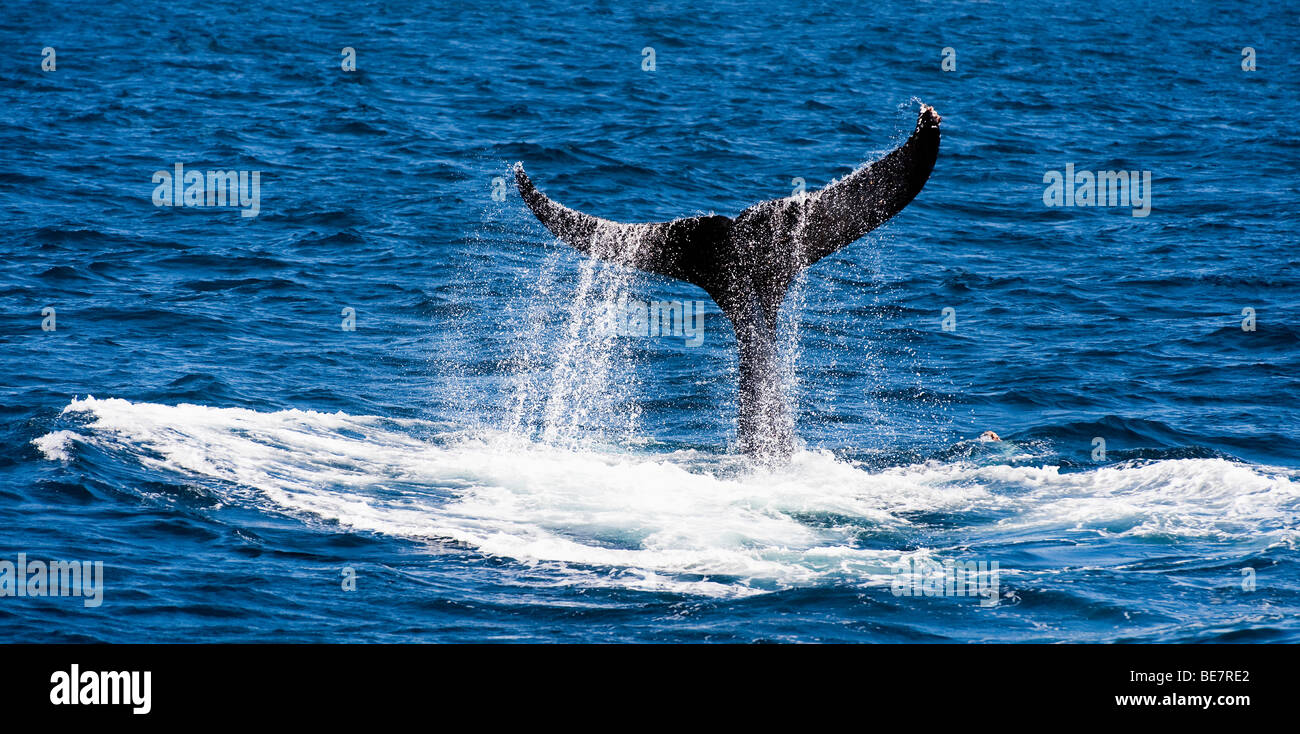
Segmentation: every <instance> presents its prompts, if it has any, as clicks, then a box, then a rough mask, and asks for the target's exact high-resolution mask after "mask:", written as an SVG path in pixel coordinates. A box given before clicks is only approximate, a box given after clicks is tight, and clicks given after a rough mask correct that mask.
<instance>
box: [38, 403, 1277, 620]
mask: <svg viewBox="0 0 1300 734" xmlns="http://www.w3.org/2000/svg"><path fill="white" fill-rule="evenodd" d="M64 413H65V414H66V415H68V416H69V417H70V418H72V419H75V420H77V421H82V422H83V423H82V425H81V426H80V427H79V428H78V429H77V430H76V431H66V430H65V431H57V432H55V433H51V434H48V435H46V436H42V437H40V438H38V439H36V440H35V442H34V443H36V445H37V446H39V447H40V448H41V450H42V451H44V452H45V454H46V456H48V457H50V458H51V459H59V460H64V461H66V460H69V452H72V453H74V454H75V450H76V449H75V446H73V445H72V443H73V441H74V440H75V442H80V443H84V444H87V445H92V446H95V447H97V448H98V449H101V450H104V451H107V452H111V453H113V454H115V455H120V456H122V457H123V459H124V460H129V461H134V462H138V463H139V464H141V465H144V466H145V467H147V468H149V469H151V470H154V471H158V472H162V473H171V474H176V475H179V476H181V477H183V478H185V480H186V481H196V482H200V483H203V484H205V485H206V486H207V487H209V488H210V489H211V490H212V491H215V492H218V493H224V494H225V497H223V499H224V500H225V501H228V502H244V503H250V504H253V505H256V506H259V507H262V508H264V509H267V510H272V511H277V512H284V513H288V514H291V515H294V516H297V517H301V518H303V519H304V520H305V521H307V522H315V521H317V520H323V521H326V522H330V523H338V524H339V525H341V526H343V527H346V528H351V529H353V530H355V531H359V532H376V533H384V534H389V535H394V536H400V537H405V538H411V539H415V540H418V541H439V542H445V541H453V542H455V543H458V544H461V545H462V546H464V547H467V548H470V549H472V550H474V551H477V552H479V553H483V554H488V555H492V556H498V557H503V558H509V559H513V560H515V561H517V562H519V563H521V564H527V565H538V564H540V565H542V566H545V567H547V568H555V569H557V570H559V571H560V576H561V577H568V578H572V579H573V581H574V582H575V583H598V584H609V585H616V586H620V587H631V588H645V589H671V590H676V591H679V592H683V593H694V594H705V595H735V594H749V593H758V592H761V591H763V590H768V589H777V588H790V587H797V586H805V585H816V584H824V583H851V584H862V585H868V584H887V583H889V581H890V575H889V571H890V568H891V566H892V565H893V564H894V563H896V562H897V561H898V560H900V559H901V558H903V557H905V556H911V557H925V556H929V555H931V554H933V553H943V552H946V551H951V550H953V549H954V548H956V549H960V550H964V551H965V552H966V555H971V554H975V553H979V552H980V551H979V550H978V548H977V547H976V546H979V545H980V544H982V543H988V544H993V543H1000V542H1012V541H1015V540H1016V539H1018V538H1021V537H1047V536H1051V537H1057V538H1059V537H1062V536H1071V537H1092V538H1104V537H1106V536H1112V535H1132V536H1164V537H1172V538H1181V539H1204V540H1211V541H1214V540H1235V541H1238V542H1252V543H1259V544H1260V547H1263V546H1264V545H1269V544H1278V543H1283V544H1292V545H1293V544H1294V542H1295V538H1296V528H1297V520H1298V519H1300V483H1298V482H1297V479H1300V477H1297V473H1296V472H1294V471H1291V470H1284V469H1270V468H1267V467H1259V466H1251V465H1246V464H1240V463H1234V462H1230V461H1225V460H1220V459H1182V460H1165V461H1154V462H1149V463H1145V464H1126V465H1109V466H1104V467H1101V468H1098V469H1094V470H1090V471H1082V472H1067V473H1062V472H1061V471H1059V469H1058V468H1057V467H1053V466H1016V465H1007V464H990V465H979V464H978V463H973V462H954V463H941V462H929V463H925V464H918V465H912V466H903V467H895V468H891V469H888V470H884V471H874V472H873V471H867V470H865V469H864V468H862V467H861V466H859V465H856V464H853V463H850V462H846V461H843V460H840V459H837V458H836V457H834V456H832V455H831V454H829V453H825V452H802V453H800V454H798V455H797V456H796V457H795V459H794V461H793V463H792V464H791V465H790V466H789V467H788V468H787V469H785V470H782V471H779V472H775V473H773V472H751V471H747V470H745V469H743V468H741V467H742V466H743V464H742V463H741V462H738V461H736V460H735V458H734V457H717V456H708V455H702V454H698V453H694V452H678V453H674V454H636V453H626V452H623V451H620V450H617V449H597V448H587V449H582V450H577V449H573V448H557V447H554V446H551V445H547V444H540V443H534V442H530V441H526V440H523V439H520V438H519V437H517V436H513V435H510V434H504V433H493V432H477V433H463V434H454V435H453V434H449V433H447V432H446V431H445V430H441V429H440V428H439V427H437V426H434V425H433V424H425V423H423V422H420V421H394V420H390V419H384V418H377V417H369V416H350V415H346V414H343V413H332V414H327V413H315V412H310V411H300V410H289V411H278V412H257V411H252V410H244V409H235V408H213V407H206V406H200V405H188V404H182V405H176V406H168V405H157V404H150V403H131V402H128V401H125V400H120V399H110V400H96V399H94V398H86V399H83V400H75V401H73V402H72V403H71V404H70V405H68V407H67V408H66V409H65V410H64ZM426 435H434V436H436V438H433V439H428V438H421V437H420V436H426ZM934 515H940V516H945V517H949V518H952V517H961V518H965V519H964V520H963V521H962V523H961V527H960V529H959V532H953V531H944V530H943V529H942V528H936V527H935V526H933V525H930V526H926V527H924V528H922V527H921V526H920V525H919V523H922V522H925V518H926V517H930V516H934ZM945 532H951V534H950V535H945ZM922 538H923V539H924V540H925V542H924V543H917V542H916V541H917V540H918V539H922ZM918 545H920V546H921V547H920V549H919V550H918V549H916V548H917V547H918ZM903 548H911V549H912V550H906V551H905V550H900V549H903ZM1003 567H1004V573H1007V572H1011V573H1014V571H1011V570H1010V569H1008V568H1007V564H1005V563H1004V564H1003Z"/></svg>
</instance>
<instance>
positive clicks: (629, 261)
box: [514, 105, 940, 461]
mask: <svg viewBox="0 0 1300 734" xmlns="http://www.w3.org/2000/svg"><path fill="white" fill-rule="evenodd" d="M939 119H940V118H939V115H938V114H937V113H936V112H935V111H934V108H933V107H930V106H928V105H922V106H921V112H920V115H919V116H918V117H917V122H916V129H915V130H914V131H913V132H912V135H911V137H909V138H908V139H907V141H906V142H905V143H903V144H902V145H901V146H899V147H897V148H895V149H894V150H892V151H890V152H889V153H888V154H887V155H885V157H883V158H881V159H880V160H878V161H875V162H874V163H871V164H870V165H866V166H862V167H860V168H858V169H857V170H856V171H854V172H853V173H850V174H849V175H847V176H845V177H844V178H841V179H839V180H837V181H833V182H831V184H830V185H828V186H827V187H826V188H824V189H821V190H820V191H815V192H812V193H806V194H802V195H796V196H787V197H785V198H783V199H773V200H771V201H764V202H762V203H759V204H755V205H753V206H751V207H749V208H748V209H745V210H744V211H742V212H741V213H740V214H738V215H737V216H736V217H735V218H731V217H724V216H719V215H716V214H711V215H707V216H701V217H689V218H686V219H675V220H673V221H671V222H656V223H637V224H627V223H622V222H613V221H610V220H608V219H601V218H599V217H593V216H591V215H590V214H584V213H582V212H579V211H576V210H574V209H570V208H568V207H566V206H564V205H562V204H559V203H557V202H555V201H552V200H551V199H550V198H548V197H547V196H546V195H545V194H543V193H542V192H541V191H539V190H538V189H537V187H536V186H534V185H533V182H532V180H531V179H529V178H528V174H526V173H524V167H523V164H522V163H516V164H515V168H514V173H515V185H516V186H518V187H519V193H520V194H521V195H522V196H523V199H524V202H525V203H526V204H528V208H529V209H531V210H532V211H533V214H535V215H536V216H537V218H538V219H539V220H541V222H542V224H544V225H545V226H546V228H547V229H549V230H550V231H551V233H552V234H554V235H555V236H556V237H558V238H560V239H561V240H563V241H565V242H567V243H568V244H569V245H571V246H572V247H573V248H574V249H576V250H578V251H579V252H581V253H583V254H586V255H593V256H595V257H599V258H601V259H603V260H607V261H609V262H612V263H617V264H619V265H624V266H627V267H632V268H637V269H640V270H645V271H648V272H651V273H657V274H659V275H665V276H668V277H670V278H676V279H678V280H684V281H686V282H688V283H693V284H695V285H697V286H699V287H700V288H703V289H704V291H705V292H706V293H708V294H709V296H710V297H711V298H712V299H713V300H714V302H716V303H717V304H718V307H719V308H721V309H722V312H723V313H724V314H726V315H727V318H728V319H730V320H731V325H732V327H733V328H734V329H735V333H736V345H737V348H738V350H739V353H740V384H739V393H740V394H739V415H738V418H737V424H736V434H737V442H738V444H739V448H740V449H741V450H742V451H743V452H745V453H747V454H751V455H757V456H759V457H760V458H762V459H764V460H769V461H770V460H779V459H782V458H784V457H787V456H789V454H790V452H791V450H792V448H793V444H794V425H793V421H792V420H791V418H790V416H789V411H788V410H787V407H786V404H785V395H784V393H783V391H782V386H781V375H780V369H779V365H778V363H777V356H778V355H777V344H776V331H777V313H778V311H779V310H780V308H781V302H782V301H783V300H784V299H785V295H786V291H787V290H788V289H789V287H790V285H791V283H793V282H794V280H795V278H796V277H797V276H798V275H799V272H800V271H801V270H803V269H804V268H807V267H809V266H810V265H812V264H813V263H815V262H817V261H818V260H820V259H822V258H824V257H826V256H827V255H830V254H832V253H834V252H836V251H838V250H839V249H841V248H842V247H844V246H846V245H848V244H850V243H852V242H854V241H855V240H857V239H859V238H861V237H862V236H863V235H865V234H866V233H868V232H870V231H871V230H873V229H875V228H876V227H878V226H880V225H881V224H883V223H884V222H885V221H887V220H888V219H889V218H890V217H892V216H894V215H895V214H897V213H898V212H899V211H901V210H902V209H903V207H905V206H907V204H908V202H910V201H911V200H912V199H913V198H915V197H916V195H917V194H919V193H920V192H921V188H922V187H923V186H925V182H926V179H928V178H929V177H930V171H931V169H933V168H934V161H935V158H936V156H937V155H938V153H939Z"/></svg>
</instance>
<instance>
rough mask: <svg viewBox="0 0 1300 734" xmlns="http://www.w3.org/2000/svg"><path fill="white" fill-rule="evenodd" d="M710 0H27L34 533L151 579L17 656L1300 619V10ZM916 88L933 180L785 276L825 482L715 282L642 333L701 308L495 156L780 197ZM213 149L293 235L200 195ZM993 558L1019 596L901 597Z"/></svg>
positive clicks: (1258, 624) (18, 473)
mask: <svg viewBox="0 0 1300 734" xmlns="http://www.w3.org/2000/svg"><path fill="white" fill-rule="evenodd" d="M694 5H696V4H694V3H682V2H648V3H629V4H620V3H605V2H596V3H589V4H581V5H577V6H575V5H571V4H563V5H561V4H557V5H548V4H542V3H524V2H515V1H513V0H503V1H502V2H495V3H473V4H461V3H435V4H420V3H412V2H402V1H397V2H384V3H364V2H346V3H345V2H338V1H337V0H325V1H323V2H316V3H308V4H301V5H299V6H296V7H293V8H291V9H284V8H281V9H276V8H271V7H253V6H249V5H243V4H223V5H212V6H202V5H198V6H195V5H190V6H185V5H175V4H172V5H153V4H148V3H124V2H104V3H95V4H60V3H44V2H35V3H26V4H19V5H17V6H13V5H9V6H6V8H5V9H4V10H3V11H0V40H2V41H3V44H2V45H3V47H4V48H5V49H6V54H5V59H4V60H3V61H0V99H2V100H3V105H0V123H2V124H0V142H2V144H0V202H3V209H4V217H5V226H4V228H3V232H0V253H3V261H2V262H0V415H2V416H3V420H2V422H0V430H3V443H4V445H5V446H6V447H7V449H6V450H5V451H4V452H0V560H9V561H16V559H17V557H18V555H19V554H20V553H21V554H25V555H26V557H28V558H31V559H66V560H87V561H102V562H103V564H104V589H103V603H102V605H100V606H97V607H86V606H85V605H84V604H83V603H82V600H80V599H75V598H33V597H0V639H3V640H5V641H47V640H58V641H112V642H126V641H184V642H191V641H201V642H228V641H304V642H306V641H313V642H378V641H385V642H387V641H664V642H679V641H687V642H691V641H720V642H731V641H801V642H814V641H830V642H842V641H849V642H860V641H880V642H908V641H921V642H929V641H1036V642H1043V641H1085V642H1106V641H1157V642H1173V641H1234V642H1240V641H1290V642H1296V641H1300V623H1298V622H1297V614H1298V613H1300V555H1298V553H1297V547H1296V546H1297V538H1298V537H1300V534H1298V532H1297V530H1298V521H1300V442H1298V440H1297V438H1298V434H1300V419H1297V416H1296V407H1297V404H1298V401H1297V398H1300V382H1298V379H1297V378H1298V375H1300V320H1298V318H1300V262H1298V260H1300V259H1298V258H1297V254H1296V253H1297V249H1296V245H1297V240H1298V234H1300V226H1298V225H1297V224H1296V222H1295V218H1294V216H1293V215H1294V214H1295V212H1296V207H1295V203H1294V202H1295V200H1296V197H1297V195H1298V194H1300V183H1298V179H1297V176H1296V170H1297V165H1298V164H1300V147H1298V144H1297V142H1296V139H1295V136H1294V134H1293V133H1292V132H1291V125H1290V120H1289V117H1290V115H1291V114H1293V113H1294V110H1295V108H1296V106H1297V105H1296V103H1297V101H1298V100H1300V84H1298V80H1300V77H1297V76H1296V75H1295V73H1294V71H1293V70H1292V68H1293V66H1294V59H1295V58H1296V57H1297V44H1296V41H1295V39H1296V37H1297V34H1296V30H1297V27H1296V14H1295V12H1294V7H1293V6H1291V5H1290V4H1288V3H1233V4H1227V3H1205V4H1194V5H1192V6H1190V7H1187V6H1180V5H1175V4H1169V3H1142V2H1138V3H1134V2H1115V1H1114V0H1104V1H1102V2H1093V3H1066V4H1062V3H1053V4H1040V5H1037V6H1035V7H1028V6H1025V5H1023V4H1018V3H1000V2H994V3H979V4H966V3H911V2H908V3H883V4H874V3H873V4H869V5H864V6H861V7H853V4H848V3H823V2H809V3H786V2H757V3H754V2H749V3H739V2H722V3H712V4H710V7H709V8H708V9H702V8H697V7H694ZM46 47H49V48H51V49H53V53H54V56H53V59H52V60H53V61H54V68H53V70H51V71H43V70H42V61H43V58H44V53H43V49H45V48H46ZM1246 47H1250V48H1252V49H1254V59H1255V62H1256V64H1257V66H1256V69H1255V70H1254V71H1246V70H1243V66H1242V64H1243V61H1244V60H1245V59H1246V57H1245V56H1243V48H1246ZM344 48H351V49H353V50H354V52H355V63H356V69H355V71H345V70H344V69H343V68H342V65H343V62H344V61H346V60H347V57H346V54H345V52H344V51H343V49H344ZM646 49H650V50H652V54H651V53H647V52H646ZM945 49H951V52H949V53H945V51H944V50H945ZM651 56H653V69H652V70H651V69H650V68H649V67H650V66H651V63H650V62H651ZM945 58H949V59H950V60H951V61H952V62H955V68H954V69H952V70H948V71H945V70H944V68H943V66H942V64H943V61H944V59H945ZM919 102H924V103H926V104H931V105H934V106H935V107H936V108H937V110H938V111H939V113H940V114H941V115H942V116H943V143H942V148H941V150H940V153H939V159H938V162H937V164H936V166H935V169H934V172H933V174H932V176H931V178H930V181H929V182H928V183H927V185H926V187H925V190H924V191H923V192H922V194H921V195H920V196H919V197H918V198H917V200H916V201H914V202H913V203H912V204H911V205H910V206H909V207H908V208H906V209H905V210H904V211H903V212H902V213H901V214H899V215H898V216H897V217H896V218H895V220H893V221H892V222H890V223H889V224H887V225H886V226H885V227H883V228H881V229H879V230H877V231H875V232H873V233H871V234H870V235H868V236H867V237H866V238H864V239H863V240H861V241H859V242H858V243H856V244H854V245H852V246H850V247H848V248H846V249H844V250H842V251H840V252H839V253H838V254H836V255H835V256H833V257H831V258H828V259H827V260H824V261H823V262H821V263H819V264H818V265H816V266H815V267H814V268H812V269H810V270H809V271H807V273H806V276H805V277H804V279H803V280H802V281H801V282H800V283H799V284H797V286H796V288H795V291H794V293H793V294H792V296H791V299H790V301H789V302H788V303H787V306H786V312H785V315H786V318H787V321H788V322H789V323H788V324H787V330H786V331H787V334H786V347H787V351H788V359H789V363H790V365H791V373H792V375H794V376H796V377H797V379H794V380H792V382H791V389H790V396H789V398H790V401H791V403H792V405H793V406H794V409H795V413H796V415H797V421H798V435H799V437H800V441H801V444H802V450H801V451H800V452H799V453H798V454H797V455H796V456H795V457H794V459H793V461H792V462H791V464H790V465H789V466H788V467H783V468H779V469H762V468H754V467H752V466H751V465H750V464H749V463H748V462H746V461H745V460H743V459H741V458H740V457H738V456H736V455H735V454H734V453H733V451H732V449H731V444H732V442H733V441H734V410H735V374H736V367H737V366H736V359H735V356H734V346H733V343H734V342H733V337H732V334H731V331H730V326H729V325H728V323H727V322H726V320H725V318H724V317H723V316H722V315H721V314H720V313H719V312H718V310H717V308H716V307H715V306H713V305H712V304H711V303H709V304H707V305H706V306H705V308H706V312H705V316H704V322H703V323H704V332H703V335H704V338H703V342H702V343H701V344H700V345H699V346H689V345H687V344H686V343H685V340H684V339H683V338H682V337H680V336H660V337H654V338H650V337H647V338H636V337H631V336H620V335H616V334H610V333H608V332H607V331H602V330H601V329H600V328H599V325H600V314H602V313H605V311H606V309H607V308H608V307H610V306H611V305H612V304H616V303H618V302H619V301H620V299H631V300H634V301H635V300H643V301H651V300H661V301H678V302H691V303H694V302H695V301H707V298H706V297H705V296H704V294H703V292H702V291H700V290H698V289H696V288H694V287H693V286H690V285H687V284H684V283H680V282H673V281H668V280H664V279H661V278H658V277H656V276H651V275H645V274H637V273H628V272H623V271H620V270H618V269H616V268H612V267H607V266H604V265H602V264H599V263H595V262H591V261H588V260H586V259H585V258H583V257H582V256H580V255H578V254H576V253H574V252H573V251H571V250H569V249H568V248H567V247H566V246H564V245H563V244H561V243H558V242H557V241H555V240H554V238H552V237H551V236H550V235H549V234H548V233H546V232H545V230H543V229H542V228H541V226H540V225H539V224H538V223H537V222H536V221H535V220H534V219H533V217H532V216H531V214H530V213H529V212H528V211H527V209H526V208H525V207H524V206H523V204H522V203H521V201H520V200H519V197H518V195H517V194H516V193H515V192H514V190H513V188H512V187H510V186H508V185H507V186H505V187H502V184H501V181H497V179H498V178H499V179H502V180H503V181H505V182H508V181H509V166H510V165H511V164H512V163H513V162H515V161H523V162H524V163H525V165H526V166H527V167H528V170H529V172H530V173H531V175H532V176H533V178H534V180H535V181H537V183H538V184H539V186H541V187H542V188H543V189H544V190H545V191H546V192H547V193H548V194H550V195H551V196H553V197H555V198H556V199H558V200H559V201H561V202H564V203H566V204H568V205H570V206H573V207H575V208H579V209H582V210H584V211H587V212H591V213H594V214H598V215H600V216H604V217H608V218H611V219H616V220H622V221H655V220H667V219H672V218H674V217H680V216H689V215H695V214H700V213H705V212H710V211H714V212H717V213H720V214H726V215H734V214H736V213H738V212H739V211H740V210H742V209H743V208H745V207H747V206H749V205H750V204H753V203H756V202H758V201H760V200H764V199H770V198H776V197H781V196H786V195H789V194H790V193H791V192H792V189H793V187H794V186H796V185H797V183H796V181H795V179H802V181H803V182H804V183H805V185H806V186H807V187H808V188H809V189H816V188H820V187H821V186H823V185H825V184H826V183H828V182H829V181H831V180H832V179H834V178H836V177H838V176H842V175H844V174H846V173H848V172H850V171H851V170H853V169H854V168H855V167H856V166H858V165H859V164H861V163H863V162H866V161H870V160H871V159H873V158H875V157H878V156H879V155H881V154H882V153H883V152H884V151H886V150H888V149H889V148H891V147H893V146H894V145H896V144H898V143H899V142H900V141H901V140H902V139H903V138H904V137H905V136H906V135H907V133H908V132H910V130H911V127H912V125H913V123H914V121H915V116H916V112H917V109H918V107H919ZM176 163H182V164H183V165H184V166H185V167H186V168H187V169H189V170H199V171H210V170H237V171H245V172H252V171H257V172H259V176H260V179H259V180H260V200H259V201H260V209H259V212H258V214H257V216H241V214H240V209H239V208H231V207H226V208H206V207H166V206H155V204H154V202H153V200H152V197H153V196H154V193H155V188H156V184H155V182H154V180H153V178H152V177H153V175H154V173H155V172H156V171H172V170H174V169H173V167H174V166H175V164H176ZM1067 165H1070V166H1072V167H1073V168H1075V169H1077V170H1086V171H1109V170H1126V171H1127V170H1132V171H1150V172H1151V176H1152V178H1151V188H1150V192H1149V193H1150V213H1149V215H1148V216H1145V217H1139V216H1134V215H1133V209H1132V207H1122V206H1118V207H1087V208H1085V207H1048V206H1045V205H1044V201H1043V195H1044V188H1045V184H1044V176H1045V174H1046V172H1048V171H1064V170H1065V169H1066V166H1067ZM501 191H504V192H505V196H504V199H503V200H500V199H501V196H500V192H501ZM494 193H497V194H498V196H497V197H496V198H494V196H493V195H494ZM46 309H53V320H52V321H51V319H50V315H49V312H48V311H46ZM345 309H351V311H349V312H346V314H350V315H345ZM946 309H951V311H946ZM1245 309H1250V310H1249V311H1245ZM1252 314H1253V315H1252ZM945 317H947V328H945V324H944V321H945ZM351 319H354V325H355V328H354V329H352V330H349V329H345V328H344V327H345V321H346V320H351ZM1252 322H1253V323H1252ZM43 327H45V328H43ZM49 327H53V328H52V330H51V329H49ZM985 430H994V431H996V432H997V433H998V434H1000V435H1001V437H1002V438H1003V439H1005V440H1004V441H1000V442H980V441H977V440H974V439H975V437H976V436H978V435H979V434H980V433H981V432H983V431H985ZM1098 439H1100V440H1101V442H1102V443H1098ZM950 561H951V562H963V563H965V562H973V563H976V564H979V563H985V564H992V563H994V562H996V563H997V565H998V572H997V576H996V582H997V583H996V587H995V588H996V593H997V598H996V603H995V604H994V603H983V604H982V603H980V602H981V599H978V598H972V597H970V596H956V595H938V596H926V595H921V596H908V595H901V594H900V593H898V592H899V588H900V587H899V584H900V579H905V580H906V582H907V583H905V584H903V587H902V588H904V589H905V590H906V589H911V588H913V587H911V586H908V585H907V584H910V583H911V581H913V580H915V577H909V576H907V575H906V574H905V573H900V569H903V570H904V571H905V570H906V569H913V570H915V569H927V570H931V571H932V570H933V569H935V568H943V567H944V566H943V564H944V563H946V562H950ZM989 567H990V568H991V566H989ZM991 578H993V577H992V576H987V577H986V580H988V579H991ZM349 579H352V580H354V581H355V589H354V590H348V589H345V586H348V584H346V583H345V582H347V581H348V580H349ZM983 601H985V602H988V601H989V600H988V599H984V600H983Z"/></svg>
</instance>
